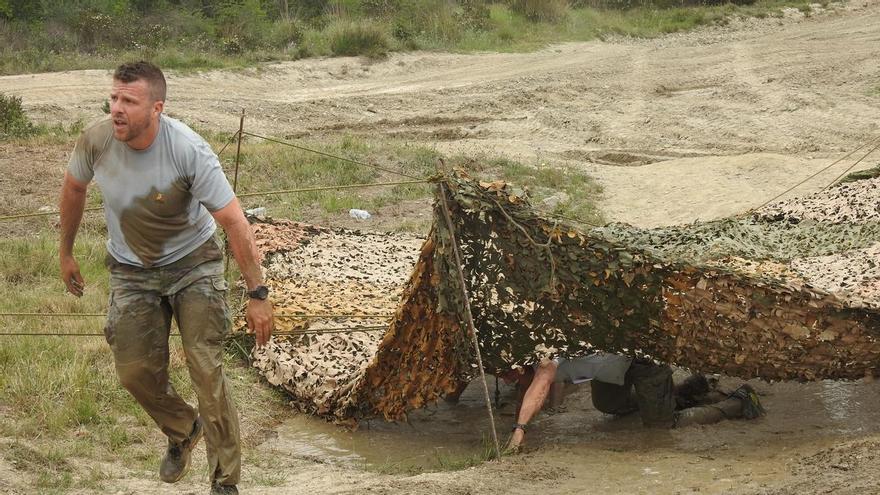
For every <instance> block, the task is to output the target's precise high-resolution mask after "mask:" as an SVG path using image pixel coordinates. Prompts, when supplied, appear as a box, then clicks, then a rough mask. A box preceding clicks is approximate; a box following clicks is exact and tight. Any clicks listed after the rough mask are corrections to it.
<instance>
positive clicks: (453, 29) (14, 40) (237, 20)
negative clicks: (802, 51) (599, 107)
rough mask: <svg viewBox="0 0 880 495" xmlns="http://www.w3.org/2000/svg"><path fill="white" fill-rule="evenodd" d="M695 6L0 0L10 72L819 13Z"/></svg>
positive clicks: (527, 45)
mask: <svg viewBox="0 0 880 495" xmlns="http://www.w3.org/2000/svg"><path fill="white" fill-rule="evenodd" d="M687 3H689V2H675V1H668V0H656V1H652V2H636V1H599V0H597V1H591V2H578V4H579V5H588V6H580V7H578V8H572V7H569V2H566V1H564V0H510V1H507V2H485V3H484V2H478V1H462V2H450V1H448V0H412V1H406V2H403V1H401V2H335V3H334V7H333V8H326V9H317V10H316V11H314V12H312V11H310V10H309V9H300V12H299V13H297V12H292V13H291V12H285V13H282V12H269V11H267V10H265V9H270V7H269V5H270V3H267V2H262V3H261V2H256V1H247V2H241V3H238V2H230V3H228V5H227V4H224V6H223V7H222V8H216V9H215V8H208V9H203V10H204V11H205V12H208V14H210V15H208V14H205V12H201V13H199V12H191V11H188V10H183V9H182V8H181V7H175V6H174V5H173V3H166V2H163V3H162V4H161V6H160V7H155V8H156V9H157V10H156V11H155V12H152V11H151V12H147V13H138V14H135V13H133V12H130V11H128V12H111V13H103V14H97V15H91V14H89V15H85V14H86V13H83V14H82V15H73V16H72V17H69V18H63V19H55V20H52V16H54V15H58V13H57V12H46V13H43V14H41V15H42V16H43V18H39V16H38V17H37V20H30V21H27V20H25V19H20V20H18V19H17V18H15V17H13V19H12V20H5V21H4V20H3V17H2V14H3V12H2V2H0V47H2V48H0V74H18V73H35V72H50V71H62V70H76V69H112V68H114V67H115V66H117V65H118V64H119V63H120V62H121V61H124V60H132V59H147V60H152V61H154V62H156V63H157V64H158V65H159V66H161V67H163V68H165V69H175V70H181V71H192V70H206V69H222V68H240V67H250V66H254V65H258V64H261V63H265V62H273V61H283V60H296V59H300V58H303V57H313V56H326V55H339V56H353V55H365V56H369V57H380V56H384V55H385V54H387V53H388V52H393V51H409V50H415V49H430V50H444V51H457V52H472V51H478V50H492V51H505V52H509V51H526V50H533V49H536V48H540V47H543V46H546V45H548V44H551V43H559V42H569V41H587V40H593V39H600V38H603V37H605V36H608V35H626V36H635V37H654V36H659V35H662V34H665V33H671V32H677V31H684V30H689V29H693V28H695V27H698V26H702V25H707V24H713V23H723V22H726V20H727V19H728V18H730V17H732V16H755V17H767V16H779V15H781V10H782V8H784V7H792V8H797V9H799V10H801V11H802V12H804V13H805V14H806V15H809V14H810V13H811V11H812V10H811V7H810V1H808V0H758V1H756V2H754V3H752V4H750V5H735V4H734V3H736V2H734V3H724V4H718V5H687ZM284 4H285V5H286V4H287V3H286V2H284ZM279 5H280V3H279ZM145 8H147V9H149V8H150V7H145ZM161 9H165V10H167V12H160V10H161ZM169 9H170V10H169ZM175 9H177V10H175ZM297 15H299V16H300V17H297ZM134 19H139V20H140V21H134ZM150 19H152V20H154V21H155V24H151V21H150ZM169 19H172V20H173V22H170V21H169Z"/></svg>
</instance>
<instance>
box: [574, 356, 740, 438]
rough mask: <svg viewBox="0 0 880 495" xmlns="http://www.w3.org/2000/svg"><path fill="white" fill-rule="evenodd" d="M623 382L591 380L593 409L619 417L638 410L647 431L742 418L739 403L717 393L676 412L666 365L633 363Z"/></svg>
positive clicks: (673, 389)
mask: <svg viewBox="0 0 880 495" xmlns="http://www.w3.org/2000/svg"><path fill="white" fill-rule="evenodd" d="M625 380H626V381H625V383H624V384H623V385H614V384H611V383H603V382H600V381H596V380H592V381H590V385H591V389H592V397H593V406H594V407H595V408H596V409H598V410H599V411H602V412H604V413H606V414H614V415H618V416H622V415H626V414H630V413H633V412H636V411H638V412H639V414H640V415H641V417H642V424H644V425H645V426H647V427H649V428H672V427H676V426H677V427H683V426H690V425H695V424H701V425H706V424H712V423H717V422H719V421H721V420H724V419H734V418H740V417H742V402H741V401H740V400H739V399H736V398H727V397H726V396H725V395H724V394H719V393H715V394H712V395H708V396H706V397H705V400H704V401H703V402H702V403H701V404H698V405H695V406H694V407H688V408H687V409H678V408H677V407H676V397H675V387H674V385H673V383H672V368H670V367H669V366H666V365H656V364H653V363H650V362H640V361H634V362H633V363H632V365H630V367H629V370H627V372H626V379H625Z"/></svg>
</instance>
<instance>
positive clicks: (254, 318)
mask: <svg viewBox="0 0 880 495" xmlns="http://www.w3.org/2000/svg"><path fill="white" fill-rule="evenodd" d="M245 317H246V318H247V324H248V328H250V329H251V331H252V332H254V335H256V337H257V347H263V346H264V345H266V343H267V342H269V337H271V336H272V329H274V328H275V320H274V319H273V317H272V303H271V302H270V301H269V300H268V299H266V300H262V299H250V300H248V306H247V312H246V314H245Z"/></svg>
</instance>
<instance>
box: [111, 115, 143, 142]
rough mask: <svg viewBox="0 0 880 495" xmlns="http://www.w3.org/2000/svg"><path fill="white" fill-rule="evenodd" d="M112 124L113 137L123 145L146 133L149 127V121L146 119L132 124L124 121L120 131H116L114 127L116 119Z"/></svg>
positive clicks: (129, 121)
mask: <svg viewBox="0 0 880 495" xmlns="http://www.w3.org/2000/svg"><path fill="white" fill-rule="evenodd" d="M113 123H114V127H113V137H115V138H116V139H117V140H119V141H122V142H123V143H127V142H129V141H132V140H134V139H137V138H138V137H139V136H140V135H141V134H143V133H144V131H146V129H147V127H149V126H150V119H149V118H146V119H144V120H143V121H140V122H133V121H131V120H128V119H126V120H125V125H124V127H122V128H121V129H117V128H116V126H115V124H116V118H114V119H113ZM120 133H121V134H120Z"/></svg>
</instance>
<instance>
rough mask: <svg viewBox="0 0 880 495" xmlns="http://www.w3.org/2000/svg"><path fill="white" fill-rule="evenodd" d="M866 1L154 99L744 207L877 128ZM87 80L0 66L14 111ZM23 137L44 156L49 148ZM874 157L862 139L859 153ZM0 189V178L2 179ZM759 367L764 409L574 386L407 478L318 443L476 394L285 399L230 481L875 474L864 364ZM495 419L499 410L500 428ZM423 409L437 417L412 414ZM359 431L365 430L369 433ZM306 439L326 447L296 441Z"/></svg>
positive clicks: (411, 446) (755, 478)
mask: <svg viewBox="0 0 880 495" xmlns="http://www.w3.org/2000/svg"><path fill="white" fill-rule="evenodd" d="M878 19H880V3H878V1H877V0H869V1H867V2H864V1H861V0H860V1H858V2H853V3H850V4H847V5H844V6H839V7H837V8H834V9H833V10H832V11H829V12H826V13H823V14H821V15H813V16H810V17H804V16H803V15H802V14H799V13H796V12H791V13H788V14H787V15H786V16H785V17H784V18H781V19H773V18H770V19H760V20H744V21H737V22H732V23H731V24H730V25H728V26H725V27H716V28H710V29H705V30H701V31H699V32H694V33H687V34H678V35H671V36H667V37H663V38H660V39H655V40H627V39H620V40H607V41H605V42H591V43H576V44H575V43H573V44H565V45H560V46H554V47H550V48H547V49H545V50H541V51H539V52H536V53H529V54H493V53H488V54H479V55H450V54H433V53H412V54H399V55H393V56H391V57H390V58H388V59H387V60H384V61H381V62H369V61H364V60H360V59H353V58H352V59H328V60H306V61H300V62H293V63H284V64H278V65H272V66H268V67H263V68H260V69H254V70H243V71H235V72H205V73H200V74H196V75H180V74H173V73H172V74H171V75H170V77H169V79H170V88H171V90H170V100H169V102H168V107H167V108H168V111H169V113H170V114H172V115H174V116H178V117H180V118H183V119H184V120H186V121H187V122H189V123H191V124H196V125H199V126H202V127H207V128H213V129H218V130H226V131H233V130H235V129H236V128H237V125H238V115H239V112H240V111H241V109H242V108H244V109H245V111H246V113H247V124H246V126H247V129H249V130H251V131H253V132H259V133H267V134H271V135H273V136H281V137H288V138H294V137H301V136H309V137H313V138H320V137H322V136H335V135H339V134H341V133H349V134H363V135H369V136H387V137H399V138H405V139H409V140H412V141H418V142H425V143H429V144H432V145H434V146H436V147H437V148H438V149H440V150H442V151H445V152H452V153H466V154H474V155H477V154H480V153H492V154H508V155H511V156H513V157H516V158H520V159H525V160H527V161H529V162H531V163H536V164H537V163H553V164H558V165H567V166H574V167H583V168H584V169H585V170H587V171H589V172H590V173H591V174H592V175H593V176H594V177H596V179H597V180H598V181H599V182H600V183H601V184H602V185H603V186H605V192H604V195H603V197H602V198H601V202H600V204H601V207H602V209H603V211H604V212H605V213H606V215H607V217H608V218H609V219H611V220H619V221H626V222H630V223H634V224H637V225H644V226H651V225H663V224H672V223H680V222H687V221H693V220H695V219H701V220H705V219H709V218H717V217H720V216H726V215H731V214H736V213H741V212H743V211H745V210H748V209H749V208H751V207H754V206H757V205H760V204H761V203H763V202H764V201H765V200H767V199H770V198H771V197H773V196H775V195H776V194H778V193H780V192H782V191H784V190H785V189H787V188H788V187H790V186H792V185H794V184H796V183H797V182H799V181H800V180H801V179H802V178H805V177H807V176H809V175H810V174H811V173H813V172H815V171H818V170H819V169H821V168H822V167H824V166H826V165H828V164H829V163H831V162H832V161H833V160H835V159H837V158H840V157H842V156H843V155H844V154H845V153H846V152H849V151H852V150H854V149H856V148H857V147H858V146H860V145H862V144H864V143H866V142H868V141H869V140H871V139H874V138H877V137H878V136H880V122H878V120H877V115H878V111H880V94H878V88H880V64H878V63H877V61H878V60H880V22H878ZM107 87H108V74H107V73H106V72H104V71H79V72H65V73H55V74H39V75H24V76H8V77H2V78H0V91H3V92H6V93H13V94H16V95H19V96H22V97H23V99H24V102H25V105H26V107H27V109H28V111H29V112H30V113H31V114H32V115H35V116H36V117H37V118H38V119H40V120H43V121H46V122H49V123H55V122H57V121H66V122H70V121H73V120H76V119H80V118H81V119H84V120H91V119H93V118H97V117H99V116H100V110H99V109H100V106H101V103H102V102H103V100H104V98H105V97H106V93H107ZM0 151H2V153H0V160H6V163H7V165H12V164H14V163H21V162H23V161H26V159H27V157H28V154H27V152H26V151H24V150H21V149H18V148H14V149H13V148H4V149H2V150H0ZM35 153H39V152H35ZM40 156H41V157H42V158H41V159H43V160H52V159H55V152H51V153H48V154H47V153H43V154H42V155H40ZM854 156H855V157H859V156H861V154H859V153H857V154H855V155H854ZM878 161H880V156H878V155H876V154H875V155H873V156H869V157H868V158H867V159H866V160H865V161H864V162H863V163H862V164H861V165H859V166H858V168H862V167H864V166H868V165H875V164H877V162H878ZM851 164H852V161H845V162H842V163H841V164H839V165H838V166H837V167H835V168H833V169H831V170H829V171H828V172H826V173H825V174H821V175H819V176H818V177H816V178H815V179H814V180H812V181H809V182H807V183H806V184H804V185H803V186H802V187H800V188H798V189H797V190H795V191H794V192H793V193H792V194H803V193H806V192H810V191H814V190H817V189H819V188H821V187H822V186H823V185H825V184H826V183H827V182H828V181H830V180H831V179H832V178H833V177H835V176H837V175H838V174H839V173H841V172H843V170H844V169H845V168H846V167H848V166H850V165H851ZM15 187H20V188H26V187H30V186H28V185H27V181H24V182H22V185H21V186H17V185H16V186H15ZM12 190H14V188H12V187H10V188H6V187H5V186H4V195H5V194H6V192H7V191H12ZM22 194H25V191H24V190H22ZM10 200H11V198H4V203H7V204H8V203H9V201H10ZM29 201H30V200H29ZM33 201H35V202H34V203H33V204H32V205H31V206H42V205H43V203H41V202H40V201H39V198H38V199H33ZM28 204H30V203H28ZM729 384H730V385H732V384H733V382H730V383H729ZM757 386H758V388H759V389H760V390H761V391H762V392H763V393H764V394H765V395H764V400H765V403H766V405H767V408H768V410H769V415H768V416H767V418H765V419H762V420H758V421H756V422H753V423H746V422H738V421H731V422H727V423H724V424H721V425H716V426H711V427H700V428H692V429H687V430H680V431H672V432H650V431H645V430H643V429H641V428H640V427H639V426H638V425H637V424H636V423H634V422H633V421H632V420H629V419H624V420H619V421H617V420H611V419H610V418H607V417H602V416H601V415H599V414H597V413H596V412H595V411H594V410H593V409H592V408H591V407H590V406H589V397H588V393H586V392H584V391H579V392H578V393H576V395H575V396H574V397H572V398H571V400H570V402H569V404H568V408H567V410H566V411H565V412H562V413H559V414H555V415H546V416H542V418H541V419H539V420H538V421H537V424H536V428H535V429H534V430H532V433H531V434H530V439H532V440H531V442H532V445H533V447H534V449H535V450H533V451H531V452H530V453H527V454H525V455H522V456H518V457H516V458H511V459H505V460H503V461H501V462H494V463H489V464H485V465H482V466H479V467H475V468H470V469H466V470H463V471H456V472H439V473H431V474H421V475H417V476H404V475H385V474H378V473H376V472H372V471H364V470H362V469H360V468H358V467H357V466H355V465H352V464H351V463H346V462H336V461H334V459H336V458H338V457H340V456H341V457H346V456H347V455H349V454H350V453H351V452H355V453H357V452H360V454H357V455H355V457H356V458H364V457H366V454H364V452H366V451H370V452H372V453H373V454H371V455H376V452H377V451H378V452H379V453H385V454H389V453H390V454H395V453H396V454H398V455H401V454H406V455H409V454H412V453H414V452H420V451H431V450H432V449H433V448H434V447H436V446H437V445H441V446H442V445H447V444H448V443H449V442H454V437H455V436H454V435H453V434H452V433H451V432H454V431H465V432H467V431H471V432H473V435H471V438H474V437H478V436H479V433H478V431H479V430H480V429H481V428H484V424H483V423H481V421H483V420H482V419H480V418H481V417H482V415H481V414H480V413H479V407H478V405H477V404H478V403H479V398H478V396H477V395H475V394H474V393H471V395H470V396H469V397H470V398H469V399H468V398H467V397H466V400H465V401H464V403H463V404H462V405H460V406H458V407H459V409H456V408H449V407H448V406H445V405H442V406H439V407H438V408H436V409H434V410H431V411H427V412H425V413H424V414H425V415H426V416H425V417H424V418H421V419H420V418H419V417H418V416H414V418H413V426H407V425H403V426H383V427H379V426H376V428H377V429H379V430H381V429H382V428H385V429H386V430H387V431H386V432H385V433H384V435H385V436H384V437H382V435H378V434H377V433H375V430H365V431H361V432H356V433H341V432H337V431H335V430H331V429H328V427H327V426H326V425H322V424H319V423H316V422H314V421H311V420H309V419H308V418H303V417H292V419H291V420H290V423H289V424H285V425H281V426H280V427H278V428H277V429H275V430H274V431H273V432H272V433H271V435H269V436H270V437H271V438H272V440H269V441H267V442H265V443H264V444H263V445H262V446H261V447H260V448H259V449H258V451H259V452H262V454H265V455H264V456H262V457H258V458H259V459H262V461H260V462H257V459H246V460H245V462H246V463H248V464H249V467H248V469H246V477H245V480H244V482H243V484H242V487H243V488H244V489H246V490H247V493H354V492H357V493H363V492H365V491H371V492H376V493H414V492H418V493H423V492H434V493H525V492H534V491H536V490H543V491H545V492H548V493H571V492H575V491H585V490H586V491H599V490H601V491H602V492H604V493H697V492H699V493H741V494H789V493H791V494H794V493H798V494H800V493H880V475H878V474H877V472H876V469H875V467H876V460H877V454H876V451H877V447H878V445H880V423H878V421H877V420H878V419H880V418H878V414H877V412H876V411H877V410H878V407H877V406H878V405H880V404H878V400H880V399H878V397H880V394H878V392H880V391H878V389H877V385H876V384H875V383H871V382H866V383H836V382H821V383H813V384H805V385H799V384H790V383H782V384H764V383H758V384H757ZM472 388H473V387H472ZM460 411H465V412H460ZM438 420H442V421H439V423H438ZM510 422H511V418H510V416H502V417H501V424H502V426H506V425H508V424H509V423H510ZM430 424H442V425H443V426H442V427H440V428H439V429H436V430H431V431H434V433H433V434H425V435H415V434H414V432H422V431H425V430H430V428H429V427H428V426H426V425H430ZM502 430H506V428H502ZM371 431H372V433H371ZM370 435H373V436H370ZM379 437H382V438H385V440H383V441H382V442H385V443H382V442H380V441H378V440H374V439H375V438H379ZM389 438H390V440H389ZM328 439H329V440H328ZM334 439H335V440H334ZM331 440H332V441H331ZM321 442H330V444H331V447H332V448H329V449H324V450H321V449H318V450H317V451H316V452H317V454H315V453H308V452H306V453H302V452H300V451H298V450H297V448H300V449H302V446H303V445H305V446H309V445H319V444H321ZM334 442H335V443H334ZM297 445H300V447H296V446H297ZM334 449H335V450H334ZM358 449H360V450H358ZM305 450H308V449H305ZM297 452H299V453H297ZM333 452H336V454H333ZM339 452H343V453H342V454H340V453H339ZM345 452H348V453H349V454H345ZM352 455H354V454H352ZM334 456H335V457H334ZM266 459H271V460H272V462H267V461H266ZM200 462H202V463H203V462H204V461H203V460H201V461H200ZM358 462H359V461H358ZM110 467H111V468H112V470H113V471H114V473H117V474H114V477H113V479H111V480H109V481H107V482H105V484H104V486H106V487H107V489H106V492H107V493H145V492H151V493H202V492H204V491H205V484H204V483H205V482H204V479H195V480H191V478H188V479H187V480H185V482H184V484H183V485H177V486H173V487H169V486H162V485H160V484H159V483H158V482H154V481H145V480H144V478H143V473H129V472H128V471H127V469H126V468H125V467H124V466H123V465H122V463H120V464H118V465H111V466H110ZM201 467H203V464H202V465H197V466H196V469H200V468H201ZM11 473H12V474H11ZM14 473H16V471H15V469H14V467H12V466H8V465H6V464H5V463H4V462H2V461H0V489H2V490H3V491H6V492H12V493H15V492H22V493H25V492H27V491H28V488H27V487H28V486H32V485H30V482H31V481H32V480H27V479H25V478H22V477H20V476H17V475H15V474H14ZM129 474H132V475H129Z"/></svg>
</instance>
